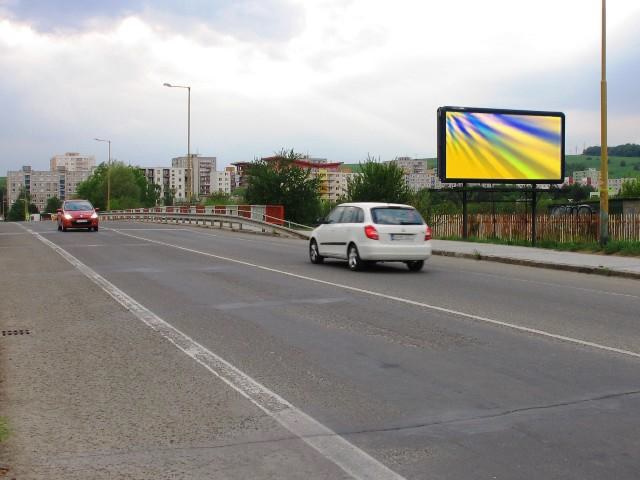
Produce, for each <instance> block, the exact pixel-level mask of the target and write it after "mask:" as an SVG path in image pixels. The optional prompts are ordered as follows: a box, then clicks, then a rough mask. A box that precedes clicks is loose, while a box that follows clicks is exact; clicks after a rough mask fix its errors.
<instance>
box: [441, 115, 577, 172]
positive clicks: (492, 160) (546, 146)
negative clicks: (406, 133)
mask: <svg viewBox="0 0 640 480" xmlns="http://www.w3.org/2000/svg"><path fill="white" fill-rule="evenodd" d="M564 123H565V119H564V114H563V113H561V112H538V111H528V110H497V109H490V108H467V107H441V108H439V109H438V173H439V176H440V180H441V181H442V182H445V183H446V182H456V183H460V182H470V183H562V182H563V180H564Z"/></svg>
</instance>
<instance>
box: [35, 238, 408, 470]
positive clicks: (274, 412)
mask: <svg viewBox="0 0 640 480" xmlns="http://www.w3.org/2000/svg"><path fill="white" fill-rule="evenodd" d="M22 228H24V229H25V230H27V231H28V232H29V233H31V234H32V235H33V236H35V237H36V238H37V239H38V240H40V241H41V242H42V243H44V244H45V245H47V246H49V247H50V248H51V249H53V250H54V251H55V252H56V253H58V254H59V255H60V256H61V257H62V258H64V259H65V260H66V261H67V262H69V263H70V264H71V265H73V266H74V267H75V268H76V269H77V270H79V271H80V272H81V273H83V274H84V275H85V276H86V277H87V278H89V279H90V280H91V281H93V282H94V283H95V284H96V285H98V286H99V287H100V288H102V290H104V291H105V292H106V293H108V294H109V295H110V296H111V297H112V298H114V299H115V300H116V301H117V302H118V303H120V305H122V306H123V307H124V308H126V309H127V310H129V311H130V312H131V313H132V314H133V315H135V316H136V317H137V318H138V319H139V320H141V321H142V322H143V323H144V324H145V325H147V326H148V327H150V328H152V329H153V330H155V331H156V332H157V333H158V334H160V335H161V336H162V337H163V338H165V339H166V340H168V341H169V342H171V343H172V344H173V345H174V346H175V347H176V348H178V349H179V350H181V351H182V352H183V353H185V354H186V355H188V356H189V357H191V358H192V359H193V360H195V361H196V362H198V363H199V364H200V365H202V366H203V367H204V368H206V369H207V370H208V371H210V372H211V373H212V374H214V375H215V376H216V377H218V378H220V379H221V380H222V381H224V382H225V383H226V384H227V385H229V386H230V387H231V388H233V389H234V390H235V391H236V392H238V393H239V394H240V395H242V396H243V397H245V398H246V399H248V400H249V401H250V402H252V403H253V404H254V405H256V406H257V407H258V408H259V409H260V410H262V411H263V412H265V413H266V414H267V415H269V416H270V417H272V418H273V419H274V420H276V421H277V422H278V423H279V424H280V425H282V426H283V427H284V428H285V429H287V430H288V431H290V432H291V433H293V434H294V435H295V436H297V437H299V438H300V439H301V440H303V441H304V442H305V443H306V444H307V445H309V446H311V447H312V448H314V449H315V450H316V451H318V452H319V453H320V454H321V455H322V456H323V457H325V458H326V459H328V460H330V461H331V462H333V463H334V464H336V465H337V466H338V467H340V468H341V469H342V470H344V471H345V472H346V473H347V474H349V475H351V476H352V477H353V478H355V479H358V480H360V479H362V480H375V479H381V480H387V479H388V480H404V478H403V477H402V476H400V475H398V474H397V473H396V472H394V471H393V470H391V469H389V468H388V467H386V466H385V465H384V464H382V463H381V462H380V461H378V460H376V459H375V458H373V457H372V456H371V455H369V454H368V453H366V452H365V451H363V450H361V449H359V448H358V447H356V446H355V445H354V444H352V443H351V442H349V441H347V440H346V439H344V438H343V437H341V436H340V435H338V434H337V433H335V432H334V431H333V430H331V429H330V428H329V427H326V426H325V425H323V424H322V423H320V422H318V421H317V420H315V419H314V418H313V417H311V416H309V415H307V414H306V413H304V412H303V411H302V410H300V409H298V408H296V407H295V406H293V405H292V404H291V403H289V402H288V401H287V400H285V399H284V398H282V397H281V396H280V395H278V394H277V393H275V392H273V391H271V390H269V389H268V388H267V387H265V386H264V385H262V384H261V383H259V382H258V381H256V380H254V379H253V378H252V377H250V376H249V375H247V374H246V373H244V372H242V371H241V370H239V369H238V368H236V367H234V366H233V365H232V364H230V363H229V362H227V361H226V360H224V359H223V358H222V357H219V356H218V355H216V354H215V353H213V352H212V351H210V350H208V349H207V348H205V347H204V346H202V345H201V344H199V343H198V342H196V341H195V340H194V339H192V338H191V337H189V336H188V335H186V334H185V333H183V332H181V331H180V330H178V329H177V328H175V327H174V326H172V325H171V324H169V323H167V322H166V321H165V320H163V319H162V318H160V317H159V316H158V315H156V314H155V313H153V312H152V311H151V310H149V309H148V308H146V307H145V306H143V305H142V304H140V303H139V302H137V301H136V300H134V299H133V298H132V297H130V296H129V295H127V294H126V293H125V292H123V291H122V290H120V289H119V288H118V287H116V286H115V285H114V284H113V283H111V282H109V281H108V280H107V279H105V278H104V277H102V276H101V275H100V274H98V273H97V272H96V271H94V270H93V269H91V268H90V267H89V266H87V265H85V264H84V263H82V262H81V261H80V260H78V259H77V258H76V257H74V256H73V255H71V254H70V253H69V252H67V251H66V250H64V249H63V248H61V247H59V246H58V245H56V244H55V243H53V242H51V241H50V240H48V239H46V238H44V237H43V236H41V235H40V234H38V233H37V232H35V231H33V230H31V229H29V228H27V227H22ZM123 235H125V234H123Z"/></svg>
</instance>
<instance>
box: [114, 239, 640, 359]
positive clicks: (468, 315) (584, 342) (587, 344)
mask: <svg viewBox="0 0 640 480" xmlns="http://www.w3.org/2000/svg"><path fill="white" fill-rule="evenodd" d="M114 232H117V233H119V234H120V235H125V236H128V237H132V238H136V239H138V240H145V241H147V242H151V243H155V244H158V245H163V246H165V247H171V248H176V249H178V250H183V251H185V252H191V253H196V254H199V255H204V256H207V257H212V258H217V259H219V260H225V261H227V262H233V263H237V264H240V265H246V266H248V267H253V268H258V269H260V270H265V271H267V272H274V273H280V274H282V275H287V276H289V277H294V278H299V279H302V280H308V281H310V282H315V283H321V284H323V285H330V286H332V287H338V288H343V289H345V290H350V291H352V292H358V293H364V294H366V295H373V296H375V297H380V298H386V299H388V300H394V301H396V302H401V303H406V304H408V305H415V306H417V307H423V308H428V309H430V310H435V311H437V312H443V313H448V314H451V315H456V316H458V317H463V318H469V319H471V320H477V321H479V322H484V323H489V324H491V325H497V326H500V327H506V328H511V329H513V330H517V331H519V332H526V333H529V334H533V335H539V336H541V337H546V338H553V339H555V340H561V341H563V342H569V343H573V344H576V345H581V346H583V347H591V348H596V349H598V350H604V351H607V352H613V353H618V354H621V355H627V356H630V357H635V358H640V353H637V352H632V351H630V350H624V349H621V348H616V347H610V346H608V345H602V344H599V343H594V342H589V341H587V340H581V339H579V338H573V337H567V336H564V335H558V334H555V333H551V332H547V331H545V330H538V329H536V328H529V327H523V326H521V325H516V324H513V323H508V322H502V321H500V320H494V319H492V318H487V317H482V316H480V315H473V314H472V313H465V312H461V311H458V310H452V309H450V308H444V307H438V306H437V305H431V304H429V303H423V302H417V301H415V300H410V299H408V298H402V297H396V296H394V295H387V294H386V293H380V292H374V291H373V290H366V289H364V288H358V287H352V286H349V285H344V284H341V283H334V282H329V281H327V280H320V279H319V278H313V277H308V276H306V275H300V274H297V273H292V272H287V271H285V270H278V269H276V268H271V267H265V266H263V265H257V264H255V263H250V262H245V261H244V260H238V259H236V258H230V257H223V256H221V255H215V254H213V253H208V252H203V251H200V250H194V249H192V248H187V247H183V246H181V245H174V244H172V243H166V242H161V241H159V240H152V239H149V238H144V237H138V236H136V235H131V234H130V233H124V232H120V231H118V230H115V229H114Z"/></svg>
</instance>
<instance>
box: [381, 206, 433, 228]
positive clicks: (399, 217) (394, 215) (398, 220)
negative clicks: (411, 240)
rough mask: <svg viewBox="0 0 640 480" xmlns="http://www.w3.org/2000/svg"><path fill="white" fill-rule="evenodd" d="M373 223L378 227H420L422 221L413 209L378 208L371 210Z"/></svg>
mask: <svg viewBox="0 0 640 480" xmlns="http://www.w3.org/2000/svg"><path fill="white" fill-rule="evenodd" d="M371 218H372V219H373V223H377V224H378V225H422V224H424V220H422V217H421V216H420V214H419V213H418V211H417V210H416V209H415V208H403V207H378V208H372V209H371Z"/></svg>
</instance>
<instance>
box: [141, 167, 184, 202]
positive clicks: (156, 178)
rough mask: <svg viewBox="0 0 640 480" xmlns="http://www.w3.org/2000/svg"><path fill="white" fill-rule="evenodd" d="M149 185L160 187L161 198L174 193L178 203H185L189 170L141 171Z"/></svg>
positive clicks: (162, 169) (168, 168) (158, 169)
mask: <svg viewBox="0 0 640 480" xmlns="http://www.w3.org/2000/svg"><path fill="white" fill-rule="evenodd" d="M140 170H141V171H142V172H143V173H144V176H145V177H146V178H147V181H148V182H149V183H152V184H153V185H158V186H159V187H160V198H163V197H164V195H165V192H172V193H173V196H174V198H175V199H176V201H179V202H184V201H185V200H186V199H187V198H186V194H187V193H186V192H187V180H188V176H187V168H182V167H146V168H141V169H140Z"/></svg>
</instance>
